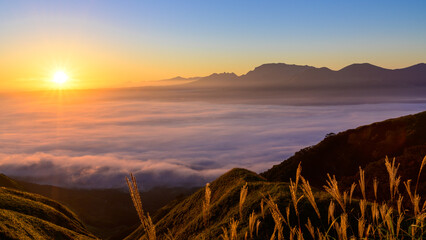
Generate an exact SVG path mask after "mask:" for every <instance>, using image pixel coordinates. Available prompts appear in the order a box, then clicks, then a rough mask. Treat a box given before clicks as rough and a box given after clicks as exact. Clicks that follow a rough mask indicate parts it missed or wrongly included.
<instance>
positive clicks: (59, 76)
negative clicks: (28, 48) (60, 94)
mask: <svg viewBox="0 0 426 240" xmlns="http://www.w3.org/2000/svg"><path fill="white" fill-rule="evenodd" d="M68 78H69V77H68V75H67V74H66V73H65V72H64V71H56V72H55V74H54V75H53V78H52V82H54V83H56V84H58V85H63V84H64V83H66V82H67V81H68Z"/></svg>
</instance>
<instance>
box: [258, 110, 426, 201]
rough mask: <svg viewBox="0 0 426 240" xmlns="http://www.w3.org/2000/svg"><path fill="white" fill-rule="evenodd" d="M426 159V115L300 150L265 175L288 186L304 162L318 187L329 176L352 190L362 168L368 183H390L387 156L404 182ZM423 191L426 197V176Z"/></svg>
mask: <svg viewBox="0 0 426 240" xmlns="http://www.w3.org/2000/svg"><path fill="white" fill-rule="evenodd" d="M425 155H426V112H421V113H418V114H415V115H409V116H404V117H400V118H395V119H389V120H386V121H383V122H378V123H373V124H370V125H367V126H362V127H358V128H356V129H351V130H347V131H344V132H341V133H338V134H335V135H331V136H328V137H326V138H325V139H324V140H323V141H321V142H320V143H318V144H317V145H315V146H312V147H308V148H305V149H302V150H300V151H299V152H297V153H296V154H295V155H294V156H292V157H290V158H288V159H287V160H285V161H283V162H282V163H280V164H279V165H275V166H273V167H272V168H271V169H270V170H268V171H266V172H264V173H262V174H261V176H263V177H265V178H266V179H268V180H269V181H281V182H287V181H288V180H289V179H290V178H294V174H295V171H296V168H297V165H298V164H299V163H300V162H301V163H302V165H303V172H304V176H305V178H306V179H308V180H309V181H310V182H311V183H312V185H314V186H316V187H322V186H323V185H324V184H325V180H326V174H327V173H330V174H334V175H336V178H337V180H339V181H340V180H342V181H343V183H346V184H344V186H346V187H348V186H349V184H350V183H352V181H353V180H354V179H357V178H358V175H357V174H358V167H359V166H361V167H362V168H366V178H367V182H368V183H372V181H373V179H372V178H371V176H373V175H375V176H377V177H378V178H379V181H380V180H382V182H386V179H387V172H386V169H384V168H383V167H380V166H384V158H385V156H389V157H390V158H393V157H396V161H397V163H400V164H401V166H400V168H399V170H398V173H399V174H401V176H402V180H406V179H408V178H413V176H416V174H417V172H418V169H419V166H420V163H421V160H422V159H423V157H424V156H425ZM420 183H421V184H420V186H419V191H420V193H422V194H426V174H424V175H423V176H422V179H421V181H420Z"/></svg>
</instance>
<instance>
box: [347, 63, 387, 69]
mask: <svg viewBox="0 0 426 240" xmlns="http://www.w3.org/2000/svg"><path fill="white" fill-rule="evenodd" d="M358 70H385V69H384V68H381V67H378V66H376V65H373V64H371V63H354V64H351V65H349V66H346V67H344V68H342V69H340V70H339V71H358Z"/></svg>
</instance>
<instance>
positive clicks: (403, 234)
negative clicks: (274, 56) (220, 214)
mask: <svg viewBox="0 0 426 240" xmlns="http://www.w3.org/2000/svg"><path fill="white" fill-rule="evenodd" d="M425 164H426V157H425V158H424V159H423V161H422V163H421V165H420V169H419V172H418V175H417V179H416V180H417V181H416V186H415V188H414V191H412V188H411V182H412V181H411V180H407V181H405V182H404V186H405V192H406V194H407V195H408V199H407V200H405V202H404V196H403V194H402V193H400V192H399V188H398V186H399V182H400V179H401V178H400V176H398V174H397V172H398V168H399V165H397V164H396V163H395V159H393V161H392V162H390V161H389V160H388V159H387V158H386V160H385V167H386V170H387V172H388V175H389V191H390V195H389V196H390V197H389V199H388V200H386V201H382V202H377V188H378V187H379V182H378V181H377V179H374V180H373V186H372V188H373V191H374V199H373V201H372V202H369V199H367V196H366V190H367V186H366V183H365V175H364V174H365V172H364V170H363V169H361V168H359V172H360V179H359V181H358V184H359V187H360V190H361V193H362V199H358V200H354V201H357V202H358V206H356V204H352V200H353V199H352V194H353V192H354V189H355V188H356V185H357V184H355V183H353V184H352V185H351V188H350V191H348V192H346V191H345V192H343V193H342V192H341V191H340V190H339V186H338V185H339V184H338V182H337V180H336V178H335V176H333V177H331V176H330V175H329V174H328V175H327V176H328V180H327V185H325V186H324V189H325V191H326V192H327V193H328V194H329V195H330V196H331V200H330V203H329V207H328V213H327V215H328V216H327V222H328V224H327V223H325V225H324V223H322V220H321V219H324V221H325V216H324V217H322V216H321V212H320V210H319V208H318V205H317V202H316V200H315V197H314V194H313V192H312V189H311V187H310V185H309V182H308V181H307V180H306V179H305V178H303V177H302V175H301V172H302V167H301V165H300V164H299V166H298V168H297V171H296V179H295V181H294V182H293V181H292V180H291V179H290V183H289V193H290V196H291V203H290V204H289V205H288V206H287V207H286V208H285V213H286V218H284V216H283V215H282V213H281V210H280V208H279V206H278V205H277V204H276V203H275V201H274V199H273V198H272V196H270V195H268V197H265V195H264V194H263V193H261V194H262V200H261V201H260V211H261V212H260V213H258V214H256V212H255V211H252V212H251V214H250V215H249V216H248V219H247V220H246V221H247V222H246V223H247V225H246V226H248V230H247V231H244V232H241V233H238V226H239V224H240V223H244V222H245V220H244V214H243V212H247V211H244V210H245V209H244V206H245V205H244V203H245V201H246V199H247V195H248V186H247V183H246V184H245V185H243V187H242V188H241V191H240V201H239V209H238V210H239V219H240V220H239V221H238V220H235V219H234V218H231V219H230V221H229V223H228V224H227V225H224V226H222V227H221V228H222V232H223V233H222V234H221V235H220V237H221V238H222V239H224V240H237V239H238V237H239V236H240V238H241V239H248V238H250V239H259V238H258V236H259V231H260V229H261V226H262V225H261V222H260V220H259V216H261V217H262V219H263V220H265V217H266V216H265V215H266V214H267V213H266V211H267V210H269V211H268V212H269V214H270V216H271V217H272V219H273V222H274V230H273V232H272V234H271V235H270V236H271V237H270V238H269V237H268V238H269V239H278V240H283V239H284V236H285V235H287V236H288V239H304V238H305V237H308V238H312V239H323V240H331V239H339V240H347V239H416V240H419V239H426V235H425V234H426V233H425V232H424V225H425V219H426V201H424V200H422V198H421V196H419V194H418V193H417V187H418V184H419V178H420V175H421V172H422V169H423V167H424V166H425ZM126 180H127V183H128V185H129V189H130V194H131V196H132V200H133V203H134V205H135V208H136V211H137V213H138V216H139V218H140V219H141V223H142V227H143V228H144V230H145V232H146V236H147V237H148V239H150V240H151V239H156V236H155V226H154V225H153V224H152V221H151V218H150V217H149V215H145V214H144V212H143V209H142V203H141V201H140V196H139V191H138V189H137V184H136V180H135V178H134V176H133V175H131V181H129V179H127V178H126ZM299 180H301V182H302V184H301V186H300V189H301V190H302V191H301V192H299V191H298V189H299V186H298V185H299ZM303 197H306V198H307V200H308V202H309V203H310V205H311V206H312V208H313V210H314V212H315V214H316V216H317V217H318V218H319V219H318V220H319V222H318V221H316V222H315V221H314V222H311V219H309V218H307V220H306V222H305V223H304V225H303V228H304V229H305V230H306V231H304V232H303V231H302V226H301V223H300V217H299V214H300V212H299V210H298V203H299V201H300V200H301V199H302V198H303ZM210 200H211V190H210V187H209V184H207V185H206V188H205V198H204V200H203V208H202V209H203V221H204V226H205V227H206V228H207V227H208V226H209V224H210V223H209V221H208V220H209V218H210V215H209V214H210V213H209V212H210V205H211V203H210ZM348 203H349V205H348ZM422 203H423V204H422ZM336 204H338V205H339V206H340V208H341V210H342V211H338V212H340V214H339V213H338V212H337V211H336ZM407 204H410V206H408V205H407ZM420 206H422V207H420ZM406 207H408V208H406ZM291 208H294V214H295V215H296V217H297V219H298V223H297V225H294V224H291V223H290V212H291ZM409 209H410V210H411V211H408V210H409ZM336 213H338V214H337V215H336ZM354 221H356V223H357V224H356V225H354V224H353V225H354V226H351V224H350V223H351V222H352V223H353V222H354ZM255 233H256V234H255ZM164 239H170V240H171V239H174V236H173V234H172V232H171V231H170V230H168V232H167V233H166V234H165V235H164ZM262 239H263V238H262ZM286 239H287V238H286Z"/></svg>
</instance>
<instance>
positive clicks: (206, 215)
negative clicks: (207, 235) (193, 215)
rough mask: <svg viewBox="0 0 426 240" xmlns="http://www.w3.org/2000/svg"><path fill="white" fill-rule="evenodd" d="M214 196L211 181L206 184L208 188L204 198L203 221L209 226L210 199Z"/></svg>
mask: <svg viewBox="0 0 426 240" xmlns="http://www.w3.org/2000/svg"><path fill="white" fill-rule="evenodd" d="M211 197H212V192H211V190H210V183H207V184H206V190H205V195H204V200H203V221H204V226H207V225H208V223H209V218H210V201H211Z"/></svg>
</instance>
